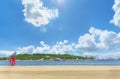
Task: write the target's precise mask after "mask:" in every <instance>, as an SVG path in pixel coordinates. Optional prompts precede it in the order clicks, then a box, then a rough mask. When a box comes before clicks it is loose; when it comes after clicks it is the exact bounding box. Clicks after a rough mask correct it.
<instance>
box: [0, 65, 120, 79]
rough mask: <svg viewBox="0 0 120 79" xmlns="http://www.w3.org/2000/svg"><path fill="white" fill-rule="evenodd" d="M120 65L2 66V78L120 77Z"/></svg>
mask: <svg viewBox="0 0 120 79" xmlns="http://www.w3.org/2000/svg"><path fill="white" fill-rule="evenodd" d="M119 74H120V66H0V78H1V79H80V78H82V79H120V75H119Z"/></svg>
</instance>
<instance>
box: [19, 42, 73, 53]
mask: <svg viewBox="0 0 120 79" xmlns="http://www.w3.org/2000/svg"><path fill="white" fill-rule="evenodd" d="M67 43H68V41H67V40H64V41H59V42H57V43H56V44H55V45H53V46H49V45H47V44H45V43H44V41H41V42H40V45H41V46H38V47H35V46H33V45H30V46H27V47H22V48H19V49H18V51H17V53H18V54H20V53H27V54H33V53H49V54H64V53H67V52H69V51H72V50H73V47H74V45H75V44H74V43H73V44H67Z"/></svg>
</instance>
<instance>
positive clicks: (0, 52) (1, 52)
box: [0, 50, 14, 57]
mask: <svg viewBox="0 0 120 79" xmlns="http://www.w3.org/2000/svg"><path fill="white" fill-rule="evenodd" d="M13 53H14V51H9V50H0V57H4V56H10V55H12V54H13Z"/></svg>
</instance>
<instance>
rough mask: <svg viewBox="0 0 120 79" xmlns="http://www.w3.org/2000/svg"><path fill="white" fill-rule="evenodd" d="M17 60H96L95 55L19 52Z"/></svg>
mask: <svg viewBox="0 0 120 79" xmlns="http://www.w3.org/2000/svg"><path fill="white" fill-rule="evenodd" d="M8 59H9V57H0V60H1V61H2V60H8ZM16 59H17V60H94V59H95V58H94V57H93V56H85V57H84V56H76V55H70V54H40V53H37V54H17V55H16Z"/></svg>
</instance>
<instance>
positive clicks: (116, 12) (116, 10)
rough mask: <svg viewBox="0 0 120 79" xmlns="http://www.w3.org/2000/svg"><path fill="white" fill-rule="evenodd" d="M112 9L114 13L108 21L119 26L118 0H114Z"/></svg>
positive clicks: (119, 5)
mask: <svg viewBox="0 0 120 79" xmlns="http://www.w3.org/2000/svg"><path fill="white" fill-rule="evenodd" d="M112 9H113V10H114V12H115V14H114V16H113V19H112V20H111V21H110V22H111V23H113V24H114V25H116V26H119V27H120V0H115V3H114V5H113V7H112Z"/></svg>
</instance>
